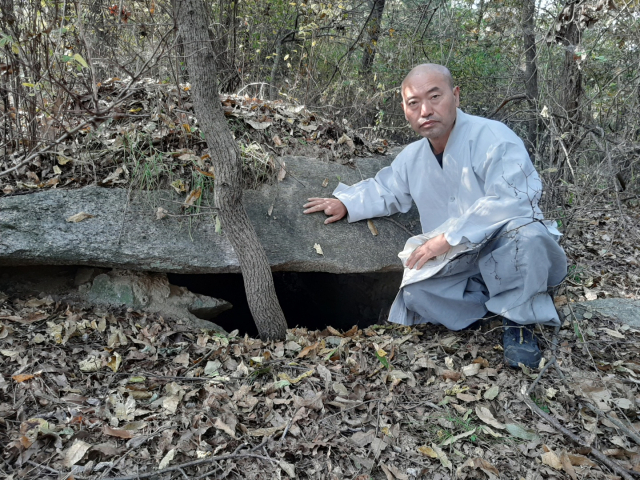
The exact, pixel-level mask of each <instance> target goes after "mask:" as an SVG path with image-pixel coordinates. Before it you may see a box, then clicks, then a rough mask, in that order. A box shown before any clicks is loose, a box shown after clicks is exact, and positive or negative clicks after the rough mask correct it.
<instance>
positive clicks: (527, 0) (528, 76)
mask: <svg viewBox="0 0 640 480" xmlns="http://www.w3.org/2000/svg"><path fill="white" fill-rule="evenodd" d="M522 1H523V5H522V39H523V44H524V45H523V46H524V56H525V72H524V75H525V79H524V83H525V91H526V92H527V101H528V102H529V106H530V107H531V111H532V114H531V117H530V119H529V122H528V125H527V142H528V145H527V147H528V149H529V153H530V154H531V156H532V157H533V156H534V155H535V152H536V137H537V135H538V115H537V112H538V99H539V93H538V66H537V64H536V55H537V52H536V20H535V15H536V1H535V0H522Z"/></svg>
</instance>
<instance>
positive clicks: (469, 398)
mask: <svg viewBox="0 0 640 480" xmlns="http://www.w3.org/2000/svg"><path fill="white" fill-rule="evenodd" d="M456 398H457V399H458V400H462V401H463V402H467V403H469V402H475V401H477V400H478V399H477V398H476V397H475V396H474V395H469V394H468V393H458V394H457V395H456Z"/></svg>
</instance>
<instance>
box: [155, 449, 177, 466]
mask: <svg viewBox="0 0 640 480" xmlns="http://www.w3.org/2000/svg"><path fill="white" fill-rule="evenodd" d="M175 456H176V449H175V448H172V449H171V450H169V451H168V452H167V454H166V455H165V456H164V458H163V459H162V460H160V463H159V464H158V468H159V469H160V470H162V469H163V468H167V467H168V466H169V464H170V463H171V460H173V457H175Z"/></svg>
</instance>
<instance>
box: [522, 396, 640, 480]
mask: <svg viewBox="0 0 640 480" xmlns="http://www.w3.org/2000/svg"><path fill="white" fill-rule="evenodd" d="M524 403H526V404H527V406H528V407H529V408H530V409H531V410H532V411H533V412H534V413H535V414H536V415H538V416H539V417H541V418H542V419H543V420H545V421H546V422H547V423H548V424H549V425H551V426H552V427H553V428H555V429H556V430H557V431H558V432H560V433H562V434H564V435H565V436H567V437H569V439H570V440H571V441H573V442H574V443H575V444H576V445H579V446H580V447H582V448H586V449H589V450H590V453H591V455H593V456H594V457H595V458H597V459H598V460H600V462H602V463H604V464H605V465H606V466H607V467H609V468H610V469H611V470H613V471H614V472H616V473H617V474H618V475H620V476H621V477H622V478H624V479H625V480H633V477H632V476H631V475H630V472H628V471H627V470H626V469H624V468H622V466H620V465H619V464H618V462H614V461H613V460H611V459H609V458H608V457H607V456H606V455H605V454H604V453H602V452H601V451H600V450H598V449H596V448H593V447H590V446H588V445H586V444H585V443H584V442H583V441H582V440H581V439H580V437H578V436H577V435H576V434H575V433H573V432H572V431H571V430H569V429H567V428H565V427H563V426H562V425H560V422H558V420H556V419H555V418H554V417H552V416H551V415H549V414H548V413H545V412H544V411H542V410H541V409H540V407H538V405H536V404H535V402H534V401H533V400H531V398H529V396H528V395H525V396H524ZM638 475H640V473H638Z"/></svg>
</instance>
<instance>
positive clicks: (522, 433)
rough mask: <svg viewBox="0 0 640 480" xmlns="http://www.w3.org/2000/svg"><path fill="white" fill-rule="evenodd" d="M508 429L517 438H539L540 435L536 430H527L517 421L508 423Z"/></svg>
mask: <svg viewBox="0 0 640 480" xmlns="http://www.w3.org/2000/svg"><path fill="white" fill-rule="evenodd" d="M505 426H506V428H507V431H508V432H509V433H510V434H511V435H513V436H514V437H516V438H519V439H521V440H529V441H530V440H537V439H539V438H540V437H539V436H538V434H537V433H536V432H535V431H534V430H526V429H524V428H522V427H521V426H519V425H516V424H515V423H507V424H506V425H505Z"/></svg>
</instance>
